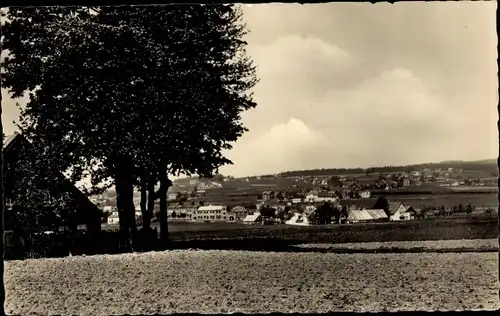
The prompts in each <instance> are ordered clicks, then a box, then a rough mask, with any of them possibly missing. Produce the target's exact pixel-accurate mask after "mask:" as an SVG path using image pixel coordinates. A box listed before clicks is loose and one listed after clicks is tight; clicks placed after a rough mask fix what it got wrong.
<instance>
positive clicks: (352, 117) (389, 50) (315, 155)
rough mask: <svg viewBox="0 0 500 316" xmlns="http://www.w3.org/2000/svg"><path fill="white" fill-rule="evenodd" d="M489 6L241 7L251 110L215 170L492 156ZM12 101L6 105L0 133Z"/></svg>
mask: <svg viewBox="0 0 500 316" xmlns="http://www.w3.org/2000/svg"><path fill="white" fill-rule="evenodd" d="M496 6H497V4H496V2H418V3H415V2H402V3H401V2H398V3H395V4H388V3H377V4H370V3H331V4H309V5H300V4H258V5H243V7H242V8H243V12H244V16H243V19H244V21H245V22H246V24H247V27H248V29H249V31H250V33H249V34H248V36H247V38H246V40H247V42H248V47H247V53H248V55H249V56H250V57H251V58H252V59H253V60H254V61H255V63H256V65H257V67H258V68H257V75H258V77H259V78H260V82H259V83H258V84H257V86H256V87H255V88H254V91H253V92H254V96H255V101H256V102H257V107H256V108H255V109H252V110H249V111H247V112H245V113H244V114H243V116H242V121H243V124H244V125H245V126H246V127H247V128H248V129H249V131H248V132H247V133H245V134H244V135H243V136H242V137H241V138H240V139H239V140H238V141H237V142H236V143H234V148H233V149H232V150H230V151H228V152H227V153H226V155H227V157H228V158H229V159H231V160H232V161H233V163H234V164H233V165H229V166H224V167H222V168H221V169H220V172H221V173H222V174H225V175H232V176H236V177H241V176H247V175H259V174H272V173H278V172H282V171H287V170H299V169H314V168H347V167H353V168H355V167H363V168H366V167H370V166H380V165H406V164H414V163H424V162H439V161H445V160H481V159H491V158H496V157H497V156H498V145H499V142H498V130H497V125H496V123H497V120H498V112H497V104H498V95H497V92H498V80H497V61H496V59H497V49H496V47H497V36H496V22H495V11H496ZM2 93H5V91H2ZM4 95H5V94H4ZM16 101H17V102H21V103H22V102H25V100H4V101H3V111H4V114H3V122H4V125H5V126H4V129H5V133H7V134H9V133H10V132H12V131H13V129H14V126H13V124H12V123H11V121H12V120H14V119H16V118H17V116H18V111H17V110H16V108H15V106H14V104H15V102H16Z"/></svg>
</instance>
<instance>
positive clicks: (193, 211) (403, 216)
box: [105, 196, 418, 225]
mask: <svg viewBox="0 0 500 316" xmlns="http://www.w3.org/2000/svg"><path fill="white" fill-rule="evenodd" d="M315 197H316V196H313V197H312V199H313V200H314V198H315ZM318 198H319V200H316V202H317V203H312V202H311V204H306V205H302V206H301V208H300V210H299V209H297V208H293V207H290V204H289V205H283V204H274V205H269V204H267V203H265V202H264V201H263V202H261V203H259V204H257V205H256V208H255V209H252V208H246V207H244V206H235V207H232V208H230V207H228V206H225V205H202V206H196V205H193V204H189V205H184V204H182V203H176V204H172V205H170V206H169V208H168V215H169V217H170V218H183V219H185V220H188V221H204V222H219V221H224V222H241V223H244V224H261V223H269V222H272V223H284V224H288V225H312V224H314V223H315V222H314V220H313V218H314V215H315V212H317V210H318V208H319V207H320V206H321V205H322V204H324V203H328V204H329V205H331V206H332V208H337V209H339V210H340V209H341V207H340V205H339V204H338V203H337V201H336V200H332V199H331V196H327V197H324V198H325V199H323V197H320V196H318ZM264 208H267V209H272V210H274V212H272V213H273V216H269V215H267V214H269V212H267V214H266V215H264V213H263V211H262V210H263V209H264ZM344 210H345V211H344V212H343V213H342V215H341V216H340V218H339V219H338V223H359V222H373V221H400V220H410V219H414V218H417V217H418V211H417V210H415V209H413V207H411V206H406V205H404V204H403V203H401V202H389V208H388V210H387V211H386V210H384V209H373V208H362V207H357V206H350V207H346V206H344ZM105 211H108V212H110V213H111V215H110V216H109V217H108V224H110V225H117V224H118V223H119V218H118V212H117V211H116V209H114V208H112V207H105ZM280 213H284V215H285V217H281V216H278V214H280ZM140 216H141V213H140V209H137V210H136V217H137V218H139V217H140ZM329 223H334V220H333V219H331V220H330V221H329Z"/></svg>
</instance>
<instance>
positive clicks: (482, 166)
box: [280, 159, 498, 177]
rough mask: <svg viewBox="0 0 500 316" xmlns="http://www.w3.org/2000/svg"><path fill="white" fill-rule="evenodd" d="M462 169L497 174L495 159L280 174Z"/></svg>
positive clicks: (292, 175)
mask: <svg viewBox="0 0 500 316" xmlns="http://www.w3.org/2000/svg"><path fill="white" fill-rule="evenodd" d="M426 168H428V169H448V168H454V169H463V170H464V171H465V172H467V171H472V170H475V171H484V172H486V173H489V174H491V173H498V166H497V161H496V160H495V159H487V160H478V161H443V162H438V163H423V164H416V165H406V166H382V167H371V168H366V169H363V168H329V169H325V168H322V169H311V170H295V171H287V172H283V173H281V174H280V176H282V177H298V176H324V175H354V174H366V173H367V172H369V173H379V172H405V171H413V170H422V169H426Z"/></svg>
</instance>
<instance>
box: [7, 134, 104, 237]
mask: <svg viewBox="0 0 500 316" xmlns="http://www.w3.org/2000/svg"><path fill="white" fill-rule="evenodd" d="M2 150H3V157H4V161H3V162H4V194H5V200H6V201H7V204H9V205H11V207H10V209H7V211H8V212H9V215H8V216H6V221H5V226H6V227H5V229H6V230H12V229H14V227H13V226H15V224H14V223H15V220H14V218H15V217H16V214H15V208H17V207H23V205H17V206H16V200H17V198H16V196H14V193H13V192H14V191H13V187H14V185H15V183H16V182H17V181H20V180H21V179H22V177H23V176H29V175H24V174H23V172H22V169H19V168H18V166H20V165H22V161H23V160H25V159H30V158H29V156H30V155H33V156H34V155H36V154H37V153H36V152H34V148H33V145H32V144H31V143H30V142H29V141H28V140H27V139H26V138H25V137H24V136H23V135H21V134H19V133H15V134H13V135H9V136H5V137H4V141H3V148H2ZM23 153H28V155H27V156H26V155H24V154H23ZM37 167H38V168H37V170H36V172H38V173H39V174H40V175H42V176H43V177H45V179H47V183H46V184H45V185H44V186H43V188H38V189H40V190H46V191H47V192H48V194H49V195H52V196H60V195H61V194H64V195H66V196H68V197H69V201H70V202H69V203H70V206H67V207H63V206H60V207H58V208H60V210H61V211H65V213H67V214H68V215H67V217H66V218H64V222H66V223H68V224H69V223H71V224H72V225H74V226H76V227H85V229H86V230H87V231H88V232H99V231H100V230H101V218H102V216H103V212H102V211H101V210H100V209H99V208H98V207H97V206H96V205H95V204H93V203H92V202H91V201H90V200H89V198H88V197H87V196H86V195H85V194H83V192H81V191H80V190H79V189H78V188H77V187H76V186H75V185H74V184H72V183H71V181H69V179H67V178H66V177H65V176H64V174H63V173H62V172H61V171H60V170H54V169H53V167H52V166H51V165H50V163H46V164H41V165H39V166H37ZM34 189H35V190H36V189H37V188H36V187H35V188H34ZM43 207H44V206H42V208H43ZM28 211H29V210H28ZM21 229H22V228H21Z"/></svg>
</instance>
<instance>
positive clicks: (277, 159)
mask: <svg viewBox="0 0 500 316" xmlns="http://www.w3.org/2000/svg"><path fill="white" fill-rule="evenodd" d="M248 135H250V137H248ZM325 143H326V139H325V138H324V137H323V135H321V133H319V132H318V131H316V130H314V129H312V128H310V127H309V126H307V125H306V124H305V123H304V122H303V121H302V120H300V119H297V118H290V119H289V120H288V121H287V122H284V123H280V124H276V125H274V126H273V127H272V128H270V129H269V130H267V131H265V132H264V133H262V134H260V135H257V136H256V137H252V135H251V134H247V135H245V136H243V137H242V138H241V140H239V141H238V142H237V143H236V145H235V148H234V149H233V150H231V151H230V152H229V153H228V154H227V156H228V158H230V159H232V160H233V161H234V162H237V163H238V166H236V168H233V167H234V166H227V167H224V168H221V172H222V173H223V174H224V173H225V172H226V173H229V174H232V175H234V176H243V175H245V174H264V173H275V172H278V171H286V170H292V169H293V168H312V167H313V166H312V165H311V164H310V162H311V160H310V159H309V158H310V157H309V156H310V153H311V152H317V151H318V149H319V148H320V147H322V146H324V145H325ZM231 171H235V172H236V173H231Z"/></svg>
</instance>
